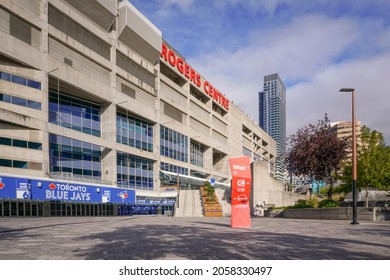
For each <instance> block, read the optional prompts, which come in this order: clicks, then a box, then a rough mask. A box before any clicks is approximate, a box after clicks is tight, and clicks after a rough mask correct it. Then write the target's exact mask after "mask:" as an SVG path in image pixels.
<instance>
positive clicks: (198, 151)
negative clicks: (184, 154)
mask: <svg viewBox="0 0 390 280" xmlns="http://www.w3.org/2000/svg"><path fill="white" fill-rule="evenodd" d="M190 160H191V164H193V165H196V166H200V167H203V145H202V144H200V143H195V142H191V144H190Z"/></svg>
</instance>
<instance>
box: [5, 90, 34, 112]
mask: <svg viewBox="0 0 390 280" xmlns="http://www.w3.org/2000/svg"><path fill="white" fill-rule="evenodd" d="M0 101H3V102H7V103H11V104H15V105H19V106H24V107H28V108H32V109H37V110H41V103H39V102H36V101H32V100H28V99H24V98H20V97H16V96H12V95H8V94H5V93H0Z"/></svg>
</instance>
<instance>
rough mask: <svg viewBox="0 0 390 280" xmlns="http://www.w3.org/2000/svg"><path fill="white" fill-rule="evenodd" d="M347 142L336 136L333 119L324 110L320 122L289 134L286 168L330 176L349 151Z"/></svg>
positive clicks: (298, 173)
mask: <svg viewBox="0 0 390 280" xmlns="http://www.w3.org/2000/svg"><path fill="white" fill-rule="evenodd" d="M347 145H348V141H347V139H339V138H337V134H336V133H335V132H333V131H332V130H331V129H330V121H329V119H328V115H327V114H325V117H324V119H323V120H320V121H318V123H317V125H314V124H309V125H308V126H305V127H304V128H301V129H299V130H298V131H297V133H296V134H295V135H292V136H290V144H289V150H288V152H287V156H286V167H287V170H288V171H289V172H290V173H292V174H294V175H296V176H305V177H309V178H313V177H315V178H316V179H317V180H326V179H331V178H332V175H333V174H334V173H336V171H337V170H338V168H339V167H340V164H341V162H342V161H343V160H344V159H345V157H346V155H347V152H346V147H347ZM330 181H331V186H330V188H329V192H328V197H329V198H331V196H332V187H333V180H332V179H331V180H330Z"/></svg>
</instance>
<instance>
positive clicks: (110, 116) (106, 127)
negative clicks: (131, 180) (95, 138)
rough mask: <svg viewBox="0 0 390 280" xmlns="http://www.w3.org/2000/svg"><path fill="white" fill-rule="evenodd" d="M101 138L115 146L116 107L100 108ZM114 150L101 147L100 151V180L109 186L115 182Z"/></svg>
mask: <svg viewBox="0 0 390 280" xmlns="http://www.w3.org/2000/svg"><path fill="white" fill-rule="evenodd" d="M101 121H102V138H103V139H104V140H107V141H109V142H111V143H112V144H113V145H111V146H112V147H113V146H115V141H116V106H115V104H112V103H110V104H108V105H105V106H102V115H101ZM116 173H117V172H116V149H111V148H108V147H103V151H102V179H103V180H104V181H107V182H109V183H111V184H113V183H114V182H116Z"/></svg>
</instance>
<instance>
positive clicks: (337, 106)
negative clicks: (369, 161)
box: [130, 0, 390, 145]
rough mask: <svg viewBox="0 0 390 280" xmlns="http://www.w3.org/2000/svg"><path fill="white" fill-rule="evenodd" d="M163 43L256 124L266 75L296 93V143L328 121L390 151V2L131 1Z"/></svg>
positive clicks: (291, 115)
mask: <svg viewBox="0 0 390 280" xmlns="http://www.w3.org/2000/svg"><path fill="white" fill-rule="evenodd" d="M130 2H131V3H132V4H133V5H134V6H135V7H136V8H137V9H138V10H140V11H141V13H143V14H144V15H145V16H146V17H147V18H148V19H149V20H150V21H151V22H152V23H153V24H155V25H156V27H157V28H159V29H160V30H161V31H162V34H163V38H164V39H165V40H166V41H167V42H168V43H169V44H171V45H172V46H173V47H174V48H175V49H176V50H177V51H178V52H179V53H181V54H182V55H183V56H184V57H185V58H186V60H187V62H189V63H190V64H191V65H192V67H194V68H195V69H196V70H197V71H198V72H199V73H200V74H201V75H202V76H204V77H205V78H206V79H207V80H209V81H210V82H211V83H212V84H213V85H215V86H216V87H217V88H218V89H219V90H220V91H221V92H222V93H223V94H225V95H226V96H227V97H228V98H229V99H230V100H232V101H233V102H234V104H236V105H238V106H239V107H240V108H241V109H242V110H243V111H244V112H245V113H246V114H247V115H249V116H250V117H252V118H253V119H255V120H257V119H258V108H257V100H258V99H257V98H258V97H257V93H258V92H259V91H260V90H262V84H263V76H265V75H268V74H272V73H279V75H280V76H281V78H282V80H283V81H284V83H285V85H286V87H287V135H288V136H289V135H291V134H294V133H295V132H296V131H297V129H299V128H302V127H304V126H305V125H307V124H309V123H317V121H318V120H320V119H323V116H324V114H325V113H327V114H328V116H329V118H330V120H331V121H339V120H350V119H351V98H350V96H348V95H347V94H341V93H339V89H340V88H342V87H353V88H355V89H356V115H357V119H358V120H361V121H362V123H363V124H365V125H367V126H368V127H370V128H371V129H376V130H378V131H380V132H382V133H383V134H384V136H385V140H386V143H387V144H388V145H390V101H389V100H390V99H389V96H390V1H388V0H310V1H309V0H245V1H243V0H148V1H145V0H130Z"/></svg>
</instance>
